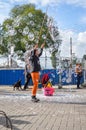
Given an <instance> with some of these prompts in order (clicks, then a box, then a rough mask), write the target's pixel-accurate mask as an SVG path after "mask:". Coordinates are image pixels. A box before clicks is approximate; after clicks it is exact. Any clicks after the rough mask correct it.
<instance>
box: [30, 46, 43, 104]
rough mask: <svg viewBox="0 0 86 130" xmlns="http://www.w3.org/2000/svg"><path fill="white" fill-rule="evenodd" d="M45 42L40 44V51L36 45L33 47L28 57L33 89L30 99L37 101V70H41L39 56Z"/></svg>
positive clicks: (38, 76) (38, 75)
mask: <svg viewBox="0 0 86 130" xmlns="http://www.w3.org/2000/svg"><path fill="white" fill-rule="evenodd" d="M44 45H45V44H42V45H41V49H40V52H39V50H38V46H37V45H36V46H35V47H34V49H33V50H32V52H31V57H30V65H31V77H32V81H33V89H32V101H33V102H38V101H39V99H37V98H36V93H37V88H38V82H39V78H40V74H39V71H40V70H41V66H40V61H39V57H40V56H41V55H42V52H43V48H44Z"/></svg>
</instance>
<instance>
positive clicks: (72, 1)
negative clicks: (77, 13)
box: [64, 0, 86, 8]
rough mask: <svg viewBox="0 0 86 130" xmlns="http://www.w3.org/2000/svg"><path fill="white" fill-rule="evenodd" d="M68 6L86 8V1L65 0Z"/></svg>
mask: <svg viewBox="0 0 86 130" xmlns="http://www.w3.org/2000/svg"><path fill="white" fill-rule="evenodd" d="M64 2H66V3H67V4H73V5H76V6H81V7H85V8H86V0H64Z"/></svg>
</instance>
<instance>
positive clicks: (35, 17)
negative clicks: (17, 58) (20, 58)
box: [0, 4, 61, 56]
mask: <svg viewBox="0 0 86 130" xmlns="http://www.w3.org/2000/svg"><path fill="white" fill-rule="evenodd" d="M9 15H10V17H9V18H8V19H6V20H5V21H4V22H3V25H2V26H3V32H4V38H3V47H0V48H1V50H2V52H6V51H8V47H9V45H11V44H13V45H15V51H19V50H20V51H21V50H22V51H23V52H25V51H26V49H27V46H32V45H34V44H36V43H38V44H39V46H40V45H41V44H42V43H43V42H45V43H46V47H47V48H50V52H51V54H52V56H53V52H57V51H58V48H59V46H60V44H61V40H60V37H59V31H58V28H57V27H56V26H55V25H54V24H53V22H52V21H53V20H52V19H51V18H49V17H48V16H47V15H46V14H45V13H43V12H42V11H41V10H39V9H36V7H35V5H33V4H27V5H22V6H19V5H17V6H15V7H14V8H13V9H12V10H11V11H10V14H9ZM45 16H46V17H45ZM44 18H45V19H44ZM43 21H44V23H43ZM42 24H43V25H42ZM4 48H5V49H4Z"/></svg>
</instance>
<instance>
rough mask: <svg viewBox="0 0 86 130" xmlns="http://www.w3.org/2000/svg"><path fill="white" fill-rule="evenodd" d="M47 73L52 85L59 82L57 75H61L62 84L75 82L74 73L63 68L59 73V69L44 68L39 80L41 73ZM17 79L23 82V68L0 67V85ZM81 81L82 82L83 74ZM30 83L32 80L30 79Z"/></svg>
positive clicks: (11, 82) (8, 83) (10, 83)
mask: <svg viewBox="0 0 86 130" xmlns="http://www.w3.org/2000/svg"><path fill="white" fill-rule="evenodd" d="M45 73H47V74H48V75H49V77H50V80H51V82H52V84H53V85H57V84H59V82H60V81H59V76H60V75H61V82H62V85H67V84H72V85H73V84H76V74H75V73H74V71H73V70H72V71H71V72H70V70H64V71H62V73H61V74H59V70H56V69H45V70H41V72H40V80H41V78H42V76H43V74H45ZM19 79H21V80H22V85H24V83H25V75H24V69H1V70H0V85H13V84H14V83H15V82H17V81H18V80H19ZM81 82H84V76H83V77H82V80H81ZM30 84H32V81H30Z"/></svg>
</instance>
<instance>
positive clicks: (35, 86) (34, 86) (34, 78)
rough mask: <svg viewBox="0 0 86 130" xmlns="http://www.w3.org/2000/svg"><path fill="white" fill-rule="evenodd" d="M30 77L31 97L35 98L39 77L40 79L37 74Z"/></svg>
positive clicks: (34, 73) (33, 73)
mask: <svg viewBox="0 0 86 130" xmlns="http://www.w3.org/2000/svg"><path fill="white" fill-rule="evenodd" d="M31 77H32V81H33V88H32V96H36V92H37V89H38V83H39V77H40V75H39V72H32V73H31Z"/></svg>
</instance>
